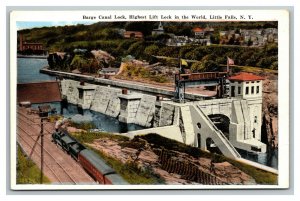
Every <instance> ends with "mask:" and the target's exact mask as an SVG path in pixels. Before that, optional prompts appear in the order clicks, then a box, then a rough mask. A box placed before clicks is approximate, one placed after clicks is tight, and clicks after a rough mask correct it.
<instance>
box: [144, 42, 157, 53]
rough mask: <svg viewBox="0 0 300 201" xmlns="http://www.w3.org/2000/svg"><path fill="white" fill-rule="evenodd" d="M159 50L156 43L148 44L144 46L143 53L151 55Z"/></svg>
mask: <svg viewBox="0 0 300 201" xmlns="http://www.w3.org/2000/svg"><path fill="white" fill-rule="evenodd" d="M158 51H159V47H158V46H157V45H154V44H153V45H150V46H148V47H146V48H145V54H147V55H149V56H151V55H157V52H158Z"/></svg>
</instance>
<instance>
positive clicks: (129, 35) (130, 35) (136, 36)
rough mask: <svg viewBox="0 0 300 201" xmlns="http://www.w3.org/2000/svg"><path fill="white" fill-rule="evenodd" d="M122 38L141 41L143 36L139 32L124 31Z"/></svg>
mask: <svg viewBox="0 0 300 201" xmlns="http://www.w3.org/2000/svg"><path fill="white" fill-rule="evenodd" d="M124 38H133V39H142V38H144V35H143V33H142V32H140V31H125V33H124Z"/></svg>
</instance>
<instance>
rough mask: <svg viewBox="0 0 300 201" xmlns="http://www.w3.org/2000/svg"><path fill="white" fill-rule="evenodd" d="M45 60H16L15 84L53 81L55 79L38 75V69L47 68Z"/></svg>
mask: <svg viewBox="0 0 300 201" xmlns="http://www.w3.org/2000/svg"><path fill="white" fill-rule="evenodd" d="M47 65H48V62H47V59H33V58H18V60H17V67H18V71H17V82H18V83H29V82H42V81H50V80H55V77H53V76H49V75H46V74H42V73H40V69H41V68H43V67H44V66H47Z"/></svg>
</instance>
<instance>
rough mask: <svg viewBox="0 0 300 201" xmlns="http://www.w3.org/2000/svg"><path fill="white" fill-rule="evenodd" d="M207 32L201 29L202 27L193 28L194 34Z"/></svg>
mask: <svg viewBox="0 0 300 201" xmlns="http://www.w3.org/2000/svg"><path fill="white" fill-rule="evenodd" d="M203 31H205V30H204V29H203V28H200V27H195V28H193V32H203Z"/></svg>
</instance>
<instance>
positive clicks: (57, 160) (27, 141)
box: [17, 108, 96, 184]
mask: <svg viewBox="0 0 300 201" xmlns="http://www.w3.org/2000/svg"><path fill="white" fill-rule="evenodd" d="M17 117H18V119H17V129H18V130H17V134H18V135H17V140H18V141H19V142H21V143H20V144H22V146H24V147H23V148H26V151H27V153H28V155H30V151H31V150H32V152H33V153H34V154H33V155H32V158H33V159H34V161H35V162H36V163H37V164H38V162H39V161H40V160H41V157H42V155H41V154H42V153H41V154H39V151H41V152H44V155H43V156H44V158H45V163H44V164H45V170H46V171H45V173H46V175H47V176H48V177H49V179H50V180H52V181H53V182H58V183H61V184H62V183H65V184H66V183H67V184H79V183H85V184H87V183H89V184H95V183H96V182H95V181H94V179H92V177H91V176H90V175H88V174H87V173H86V172H85V171H84V169H83V168H82V167H81V166H80V165H79V164H78V163H77V162H76V161H75V160H73V159H72V158H71V157H69V156H68V155H66V154H64V153H63V150H61V149H57V146H56V145H54V144H53V143H52V142H51V140H52V137H51V135H52V132H53V130H54V124H52V123H50V122H49V123H48V122H45V121H44V124H43V125H44V126H43V127H44V149H43V151H42V149H41V144H40V140H38V138H39V137H40V133H39V131H40V129H41V127H40V121H38V119H40V118H39V117H38V115H36V114H31V115H29V116H28V115H27V114H26V111H25V109H24V108H18V110H17ZM34 146H36V150H34V149H33V147H34ZM49 167H50V168H51V169H52V170H51V169H50V168H49ZM55 174H56V175H55ZM57 177H59V179H58V178H57Z"/></svg>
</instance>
